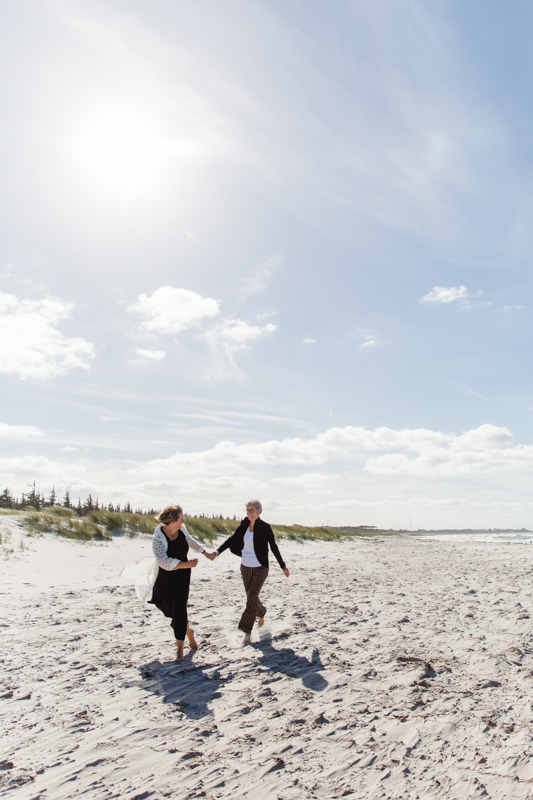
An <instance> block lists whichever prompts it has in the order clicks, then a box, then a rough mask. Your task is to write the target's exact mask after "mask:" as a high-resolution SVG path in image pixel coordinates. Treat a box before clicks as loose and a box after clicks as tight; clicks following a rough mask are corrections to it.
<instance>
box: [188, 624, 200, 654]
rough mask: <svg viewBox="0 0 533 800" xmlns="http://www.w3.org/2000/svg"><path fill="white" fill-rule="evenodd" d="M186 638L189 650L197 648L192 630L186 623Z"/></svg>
mask: <svg viewBox="0 0 533 800" xmlns="http://www.w3.org/2000/svg"><path fill="white" fill-rule="evenodd" d="M187 639H188V640H189V647H190V648H191V650H197V649H198V644H197V642H196V639H195V638H194V631H193V629H192V628H190V627H189V626H188V625H187Z"/></svg>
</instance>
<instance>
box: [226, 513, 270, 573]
mask: <svg viewBox="0 0 533 800" xmlns="http://www.w3.org/2000/svg"><path fill="white" fill-rule="evenodd" d="M249 525H250V520H249V519H248V518H247V517H245V518H244V519H243V520H242V522H241V523H240V525H239V527H238V528H237V530H236V531H235V533H233V534H232V536H230V537H229V539H226V541H225V542H224V544H221V545H220V547H219V548H218V552H219V553H222V552H223V551H224V550H226V549H227V548H228V547H229V549H230V550H231V552H232V553H233V554H234V555H236V556H241V555H242V549H243V547H244V534H245V533H246V531H247V530H248V527H249ZM253 534H254V550H255V554H256V556H257V560H258V561H259V563H260V564H262V566H263V567H268V545H270V549H271V550H272V552H273V553H274V555H275V556H276V558H277V560H278V564H279V565H280V567H281V569H285V562H284V560H283V559H282V557H281V553H280V552H279V549H278V546H277V544H276V540H275V539H274V532H273V530H272V528H271V527H270V525H269V524H268V522H263V520H262V519H260V518H259V517H258V518H257V519H256V521H255V523H254V530H253Z"/></svg>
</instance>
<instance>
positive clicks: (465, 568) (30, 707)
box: [0, 517, 533, 800]
mask: <svg viewBox="0 0 533 800" xmlns="http://www.w3.org/2000/svg"><path fill="white" fill-rule="evenodd" d="M0 531H2V532H3V541H4V548H3V551H2V558H1V561H0V574H1V578H2V588H1V591H2V615H1V621H0V624H1V628H0V633H1V636H2V655H1V660H2V671H1V677H2V686H1V720H0V723H1V729H2V731H3V736H2V750H1V752H0V795H2V796H3V795H4V794H6V795H7V793H8V792H9V796H10V797H13V798H16V799H17V800H18V799H19V798H20V800H37V798H39V800H44V798H54V800H62V799H63V798H72V797H76V796H78V795H79V796H84V797H88V798H102V799H103V798H121V799H123V798H131V799H132V800H133V798H137V800H144V798H165V797H172V798H186V797H187V798H196V797H198V798H207V799H208V800H209V799H210V798H217V799H218V798H232V799H233V798H254V800H260V799H261V798H265V799H268V800H270V799H271V798H279V799H280V800H304V798H315V797H316V798H337V797H339V798H340V797H343V798H354V800H355V798H357V800H361V798H402V800H404V799H405V798H462V797H490V798H528V797H533V752H532V747H533V745H532V734H533V724H532V711H533V701H532V695H533V673H532V670H533V637H532V634H531V619H530V612H531V604H532V589H531V566H532V561H533V549H532V548H531V547H529V546H524V545H514V546H512V545H503V544H483V545H480V544H472V543H466V542H463V543H460V544H457V543H456V544H452V543H448V542H435V541H427V540H425V541H424V540H414V539H408V538H402V537H395V538H390V539H387V540H386V541H385V540H380V539H361V540H358V541H353V542H349V543H348V542H338V543H333V544H328V543H305V544H297V543H293V542H285V541H283V542H281V549H282V553H283V555H284V557H285V559H286V561H287V563H288V565H289V567H290V569H291V577H290V578H289V579H288V580H287V579H286V578H285V577H284V576H283V574H282V573H281V571H280V570H279V569H278V568H277V566H274V565H273V566H272V567H271V572H270V576H269V579H268V581H267V584H266V586H265V590H264V593H263V594H264V596H263V599H264V602H265V604H266V606H267V609H268V614H267V624H266V625H265V629H264V630H263V632H262V633H261V638H260V636H259V634H258V632H257V631H255V632H254V635H253V638H252V643H251V645H249V646H246V647H244V646H242V639H241V637H240V636H239V635H238V634H237V632H236V630H235V626H236V623H237V621H238V619H239V616H240V612H241V610H242V605H243V592H242V588H241V584H240V575H239V571H238V568H239V562H238V559H236V558H235V557H233V556H231V554H229V553H225V554H224V555H223V556H222V557H221V558H220V559H218V560H217V561H216V562H214V563H211V562H208V561H207V560H206V559H202V560H201V561H200V564H199V567H198V568H197V569H196V570H195V572H194V573H193V582H192V591H191V603H190V617H191V622H192V624H193V627H194V628H195V630H196V633H197V638H198V641H199V644H200V648H199V650H198V651H197V652H195V653H189V654H188V655H187V657H186V658H185V659H184V661H182V662H176V661H174V660H173V659H174V654H175V652H174V646H173V644H172V633H171V629H170V627H169V625H168V623H167V621H166V620H165V618H164V617H163V616H162V615H161V614H160V613H159V612H157V611H156V610H153V609H151V608H147V607H144V606H143V605H141V604H140V603H139V601H137V600H136V598H135V597H134V594H133V589H132V587H131V586H130V585H128V584H127V583H126V582H125V580H124V579H122V578H120V577H119V575H120V571H121V569H122V567H123V566H125V565H126V564H127V563H130V562H133V561H136V560H140V559H141V558H143V557H145V556H146V555H148V554H149V553H150V541H149V539H147V538H137V539H129V538H117V539H115V540H114V541H113V542H112V543H100V544H81V543H77V542H68V541H62V540H59V539H57V538H55V537H53V536H47V537H42V538H31V537H28V536H25V535H24V534H22V533H20V532H19V531H18V529H17V523H16V520H14V519H13V518H9V517H3V518H0ZM10 531H11V538H9V535H8V534H9V532H10ZM6 540H7V545H6ZM21 541H22V543H23V547H24V549H21V544H20V543H21ZM11 550H12V552H11Z"/></svg>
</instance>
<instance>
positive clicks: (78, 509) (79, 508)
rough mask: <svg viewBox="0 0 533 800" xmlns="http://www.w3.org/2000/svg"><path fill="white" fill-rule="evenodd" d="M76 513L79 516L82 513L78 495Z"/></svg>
mask: <svg viewBox="0 0 533 800" xmlns="http://www.w3.org/2000/svg"><path fill="white" fill-rule="evenodd" d="M76 514H77V515H78V517H81V516H82V514H83V506H82V504H81V500H80V498H79V497H78V505H77V506H76Z"/></svg>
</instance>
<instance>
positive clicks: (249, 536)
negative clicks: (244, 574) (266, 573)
mask: <svg viewBox="0 0 533 800" xmlns="http://www.w3.org/2000/svg"><path fill="white" fill-rule="evenodd" d="M241 564H242V565H243V567H260V566H261V562H260V561H258V560H257V556H256V554H255V550H254V534H253V531H251V530H250V528H248V530H247V531H246V533H245V534H244V547H243V548H242V555H241Z"/></svg>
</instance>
